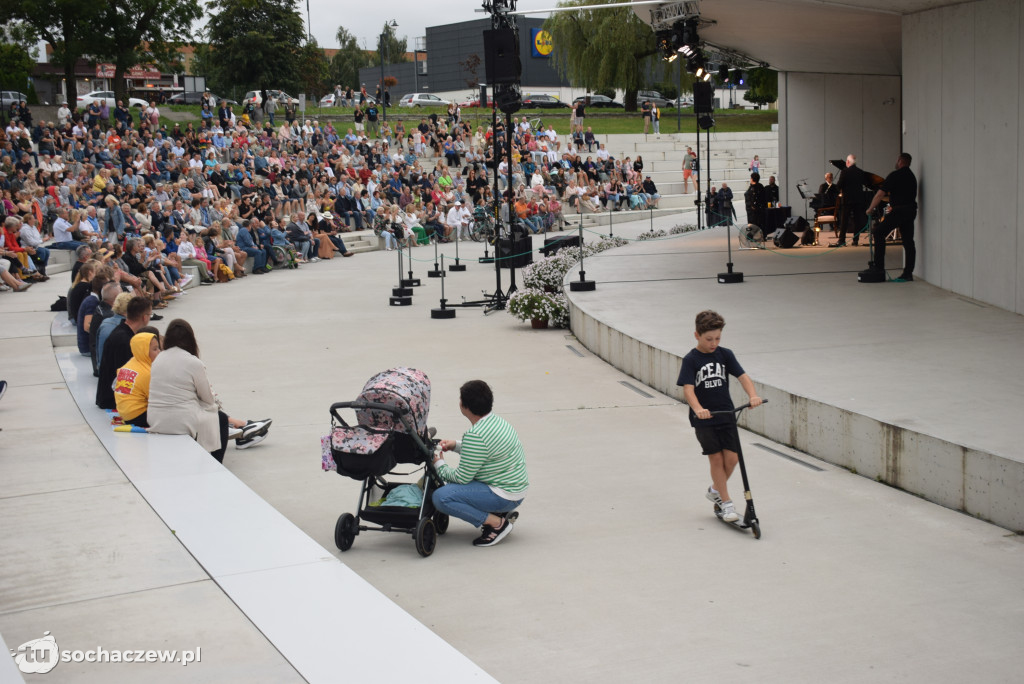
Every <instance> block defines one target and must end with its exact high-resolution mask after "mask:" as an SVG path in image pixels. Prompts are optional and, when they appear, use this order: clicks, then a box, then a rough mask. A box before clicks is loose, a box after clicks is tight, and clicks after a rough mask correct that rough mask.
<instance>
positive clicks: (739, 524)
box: [711, 399, 768, 539]
mask: <svg viewBox="0 0 1024 684" xmlns="http://www.w3.org/2000/svg"><path fill="white" fill-rule="evenodd" d="M761 401H762V403H767V402H768V400H767V399H762V400H761ZM747 408H750V404H744V405H743V406H738V407H736V408H735V409H733V410H732V411H712V412H711V415H713V416H715V415H721V414H724V413H728V414H730V415H731V416H732V418H733V420H734V421H735V420H736V419H738V418H739V415H740V413H741V412H742V411H743V409H747ZM736 456H737V458H738V460H739V464H740V475H742V476H743V498H744V499H746V500H747V510H746V512H745V513H744V514H743V517H742V518H740V519H739V520H736V521H734V522H729V521H727V520H724V519H722V507H721V506H719V505H718V504H715V515H716V516H718V519H719V520H721V521H722V522H724V523H725V524H726V525H731V526H732V527H735V528H736V529H738V530H750V531H751V532H753V533H754V539H760V538H761V524H760V523H759V522H758V520H757V513H755V512H754V497H753V496H751V494H750V482H749V481H748V480H747V468H746V466H745V465H743V446H742V445H741V444H739V443H738V442H737V445H736Z"/></svg>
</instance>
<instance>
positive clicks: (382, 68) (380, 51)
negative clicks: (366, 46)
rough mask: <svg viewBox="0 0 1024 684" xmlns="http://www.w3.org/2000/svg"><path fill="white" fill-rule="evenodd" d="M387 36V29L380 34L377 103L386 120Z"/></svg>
mask: <svg viewBox="0 0 1024 684" xmlns="http://www.w3.org/2000/svg"><path fill="white" fill-rule="evenodd" d="M386 25H387V24H385V26H386ZM386 36H387V31H382V32H381V34H380V50H378V52H379V53H380V54H379V55H377V56H378V57H380V90H379V91H378V92H379V93H380V102H378V103H377V104H379V105H380V108H381V111H383V112H384V121H387V120H388V105H387V103H386V101H385V100H384V38H385V37H386ZM377 135H378V137H379V136H380V134H379V133H378V134H377Z"/></svg>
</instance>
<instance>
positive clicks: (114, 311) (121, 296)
mask: <svg viewBox="0 0 1024 684" xmlns="http://www.w3.org/2000/svg"><path fill="white" fill-rule="evenodd" d="M111 285H116V283H107V284H106V286H105V287H104V290H106V289H107V288H110V286H111ZM132 297H133V296H132V295H131V294H129V293H128V292H120V290H118V294H116V295H115V296H114V303H113V304H111V305H110V312H111V314H110V316H106V317H104V319H103V320H102V321H101V322H100V326H99V329H98V330H97V331H96V363H95V364H94V366H95V370H93V373H92V374H93V375H94V376H96V377H99V374H100V372H99V369H100V361H101V360H102V358H103V345H104V344H106V342H107V338H108V337H110V333H111V332H113V330H114V328H116V327H117V326H119V325H120V324H121V323H122V322H124V319H125V316H126V315H127V312H128V302H130V301H132Z"/></svg>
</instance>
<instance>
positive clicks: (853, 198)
mask: <svg viewBox="0 0 1024 684" xmlns="http://www.w3.org/2000/svg"><path fill="white" fill-rule="evenodd" d="M836 185H838V186H839V191H840V192H841V193H843V215H842V216H840V217H839V242H837V243H836V244H834V245H832V247H845V246H846V231H847V230H849V231H850V232H852V233H853V244H854V246H856V245H857V241H858V240H859V239H860V236H859V235H858V231H859V230H860V229H861V226H863V225H864V224H863V223H862V221H863V220H864V203H865V202H864V172H863V171H861V170H860V169H859V168H858V167H857V157H856V156H855V155H852V154H850V155H847V157H846V168H845V169H843V171H842V173H840V174H839V180H838V181H837V182H836Z"/></svg>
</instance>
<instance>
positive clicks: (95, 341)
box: [89, 282, 130, 377]
mask: <svg viewBox="0 0 1024 684" xmlns="http://www.w3.org/2000/svg"><path fill="white" fill-rule="evenodd" d="M119 294H121V286H120V285H118V284H117V283H115V282H108V283H107V284H106V285H104V286H103V289H102V290H101V291H100V301H99V304H98V305H97V306H96V311H94V312H93V314H92V320H91V321H90V323H89V357H90V358H91V359H92V374H93V377H97V376H99V374H100V361H99V349H98V345H99V340H100V329H101V328H102V327H103V322H104V321H106V320H107V319H108V318H110V317H111V316H114V302H115V301H116V300H117V296H118V295H119ZM129 298H130V296H129ZM126 301H127V300H126Z"/></svg>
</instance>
